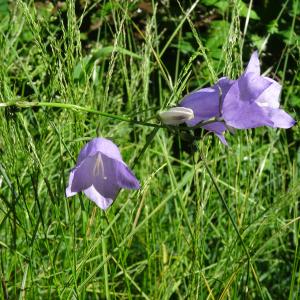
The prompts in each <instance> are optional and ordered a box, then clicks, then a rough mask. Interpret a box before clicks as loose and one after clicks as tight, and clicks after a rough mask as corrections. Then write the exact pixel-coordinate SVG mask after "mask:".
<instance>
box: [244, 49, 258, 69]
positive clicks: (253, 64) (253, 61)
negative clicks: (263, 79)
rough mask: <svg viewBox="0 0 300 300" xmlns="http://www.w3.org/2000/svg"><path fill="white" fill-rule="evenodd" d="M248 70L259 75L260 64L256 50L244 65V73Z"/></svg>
mask: <svg viewBox="0 0 300 300" xmlns="http://www.w3.org/2000/svg"><path fill="white" fill-rule="evenodd" d="M250 72H251V73H255V74H256V75H260V65H259V58H258V52H257V51H255V52H253V53H252V55H251V58H250V60H249V62H248V65H247V67H246V70H245V73H250Z"/></svg>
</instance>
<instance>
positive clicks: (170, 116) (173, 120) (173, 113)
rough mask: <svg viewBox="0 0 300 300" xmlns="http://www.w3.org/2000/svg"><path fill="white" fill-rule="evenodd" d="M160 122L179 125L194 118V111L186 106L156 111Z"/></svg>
mask: <svg viewBox="0 0 300 300" xmlns="http://www.w3.org/2000/svg"><path fill="white" fill-rule="evenodd" d="M158 115H159V117H160V119H161V121H162V123H164V124H166V125H173V126H176V125H179V124H182V123H184V122H187V121H188V120H191V119H193V118H194V112H193V110H192V109H190V108H186V107H172V108H170V109H169V110H167V111H161V112H159V113H158Z"/></svg>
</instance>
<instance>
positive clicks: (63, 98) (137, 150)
mask: <svg viewBox="0 0 300 300" xmlns="http://www.w3.org/2000/svg"><path fill="white" fill-rule="evenodd" d="M253 2H255V1H253ZM271 2H272V1H269V2H268V1H265V6H261V5H259V4H256V3H254V4H253V6H252V7H251V11H250V14H248V9H249V4H246V3H247V2H246V1H244V2H242V1H215V0H204V1H199V3H196V2H194V1H180V5H181V7H180V6H179V5H178V3H177V2H176V1H175V2H172V1H157V2H156V1H152V2H150V1H112V0H107V1H73V0H69V1H65V2H63V1H21V0H18V1H10V2H6V1H1V2H0V14H4V19H3V20H4V21H3V22H1V25H0V31H1V32H0V33H1V35H0V44H1V47H0V59H1V64H0V114H1V116H0V132H1V134H0V155H1V159H0V228H1V231H0V247H1V263H0V277H1V283H2V284H1V289H0V294H1V299H2V298H3V299H17V298H19V299H134V298H139V299H140V298H145V299H298V298H299V193H300V188H299V182H300V174H299V167H300V150H299V146H300V130H299V125H296V126H295V127H294V128H292V129H290V130H286V131H285V130H274V129H270V128H259V129H255V130H247V131H237V132H236V134H235V135H234V136H230V135H229V134H228V135H227V136H226V138H227V139H228V141H229V143H230V147H228V148H226V147H224V146H223V145H221V144H220V143H219V141H218V140H217V139H216V138H215V137H214V136H212V135H211V134H207V133H206V132H205V133H202V134H201V133H199V135H201V137H202V138H201V139H199V143H198V147H199V149H198V150H197V151H195V149H194V148H193V147H192V146H191V145H189V144H188V143H187V142H186V141H185V140H181V139H180V138H179V136H178V134H176V132H175V134H173V133H172V132H170V131H167V130H166V129H162V128H159V127H156V128H152V127H151V126H147V123H150V122H152V123H153V124H156V122H157V121H156V114H157V111H159V110H160V109H161V108H163V107H165V106H167V105H169V104H170V103H172V104H174V105H175V104H176V103H178V101H179V100H180V99H181V97H182V96H184V95H185V94H186V93H187V92H189V91H191V90H193V89H196V88H200V87H203V86H208V85H209V84H210V82H212V81H213V80H214V78H216V77H221V76H224V75H227V76H229V75H230V76H232V77H236V76H238V75H239V74H240V73H241V70H242V69H243V66H242V62H243V63H245V62H246V61H248V58H249V56H250V53H251V52H252V51H253V50H254V49H256V48H258V49H259V50H264V51H262V53H261V55H260V57H261V61H262V71H263V72H266V73H268V74H267V75H268V76H270V77H274V78H275V79H276V80H278V81H280V82H281V83H282V84H283V91H282V97H281V98H282V101H281V104H282V106H283V107H284V108H286V109H288V110H289V111H290V112H291V113H292V114H293V115H294V117H295V118H296V119H298V115H299V111H300V89H299V87H300V84H299V82H300V73H299V54H300V50H299V39H298V37H299V24H298V23H297V22H296V19H297V17H298V11H299V7H298V6H297V5H296V4H298V3H299V1H288V2H285V3H286V4H284V3H283V5H282V6H278V7H274V5H272V3H271ZM3 3H4V4H3ZM7 3H8V4H9V5H7ZM232 3H235V4H237V6H234V5H232ZM268 3H269V4H268ZM196 4H197V5H196ZM192 5H194V6H192ZM191 8H192V9H191ZM271 8H272V9H271ZM274 9H276V11H275V12H276V15H274V14H273V11H274ZM271 13H272V14H271ZM268 14H271V15H268ZM246 20H248V21H249V22H248V25H247V26H245V24H246ZM241 57H243V61H242V60H241ZM146 122H147V123H146ZM148 125H149V124H148ZM97 134H99V135H102V136H104V137H106V138H111V139H112V140H113V141H114V142H115V143H116V144H117V145H119V146H120V150H121V152H122V156H123V158H124V161H126V162H127V163H128V164H129V165H130V166H134V172H135V174H136V176H137V177H138V178H139V179H140V181H141V184H142V188H141V189H140V190H139V191H125V190H123V191H121V192H120V194H119V196H118V198H117V200H116V201H115V203H114V205H113V206H112V207H111V208H110V209H109V210H107V212H102V211H101V210H100V209H98V208H97V207H95V205H94V204H93V203H92V202H91V201H89V200H88V199H87V198H86V197H85V196H84V195H83V194H80V195H76V196H74V197H72V198H66V197H65V188H66V186H67V180H68V175H69V170H70V168H72V167H73V166H74V163H75V161H76V158H77V156H78V153H79V151H80V149H81V147H82V146H83V145H84V143H86V142H87V141H88V140H90V139H91V138H93V137H95V136H96V135H97ZM207 167H208V168H207ZM208 170H210V171H211V173H212V174H211V175H212V177H211V176H210V174H209V172H208ZM212 179H213V180H212ZM214 183H215V184H216V186H217V188H218V190H219V192H220V194H221V195H222V196H223V198H224V200H225V201H226V205H227V206H228V210H229V211H227V210H226V208H225V207H224V203H223V202H222V201H221V199H220V194H219V193H218V191H217V190H216V186H214ZM230 217H232V219H233V222H234V224H236V227H237V229H238V232H239V235H240V236H239V235H238V234H237V232H236V231H235V228H234V225H233V223H232V222H231V220H230ZM241 239H242V241H243V242H242V241H241ZM249 256H250V259H249Z"/></svg>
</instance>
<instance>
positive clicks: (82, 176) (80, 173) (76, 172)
mask: <svg viewBox="0 0 300 300" xmlns="http://www.w3.org/2000/svg"><path fill="white" fill-rule="evenodd" d="M95 163H96V156H91V157H87V158H86V159H85V160H84V161H83V162H82V163H81V164H80V165H79V166H78V167H76V168H75V169H73V170H72V172H71V173H70V179H69V186H68V188H67V190H68V193H69V195H71V193H78V192H80V191H83V190H85V189H87V188H88V187H90V186H91V185H92V183H93V169H94V166H95ZM71 196H72V195H71Z"/></svg>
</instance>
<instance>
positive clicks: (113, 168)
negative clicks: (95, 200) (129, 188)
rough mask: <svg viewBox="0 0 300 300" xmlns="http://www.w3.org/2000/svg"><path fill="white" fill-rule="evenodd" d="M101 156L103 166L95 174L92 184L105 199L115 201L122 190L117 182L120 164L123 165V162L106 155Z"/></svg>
mask: <svg viewBox="0 0 300 300" xmlns="http://www.w3.org/2000/svg"><path fill="white" fill-rule="evenodd" d="M99 154H100V153H99ZM99 154H98V155H99ZM100 156H101V166H100V167H99V170H98V171H97V172H95V173H94V176H93V178H92V184H93V186H94V187H95V189H96V190H97V191H98V192H99V193H101V195H103V197H105V198H110V199H115V197H116V196H117V194H118V192H119V190H120V186H119V184H118V180H117V174H118V173H119V164H123V162H119V161H116V160H114V159H112V158H110V157H108V156H106V155H104V154H100Z"/></svg>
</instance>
